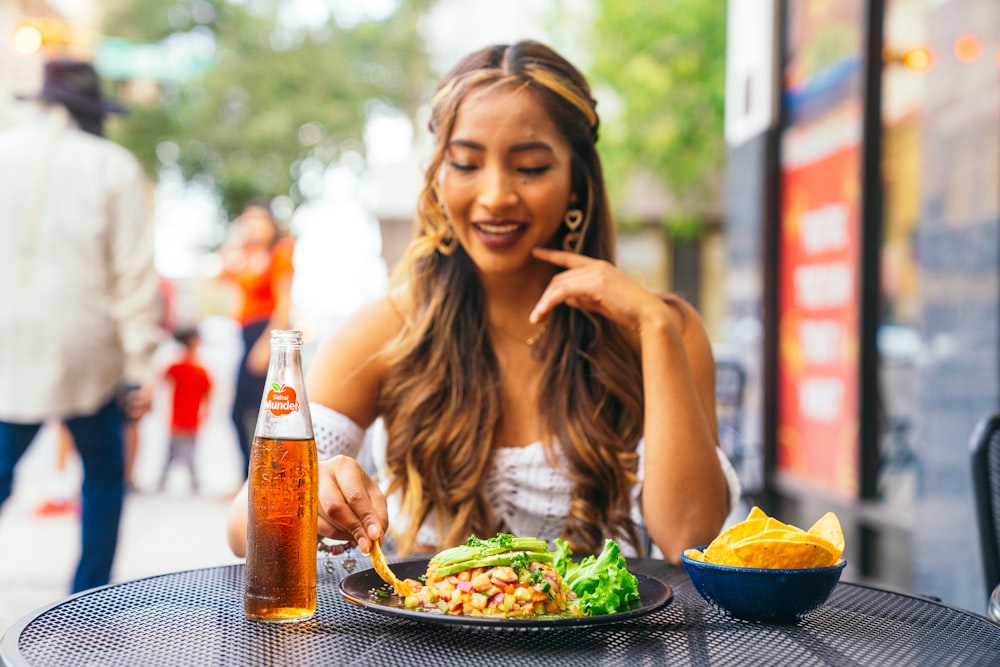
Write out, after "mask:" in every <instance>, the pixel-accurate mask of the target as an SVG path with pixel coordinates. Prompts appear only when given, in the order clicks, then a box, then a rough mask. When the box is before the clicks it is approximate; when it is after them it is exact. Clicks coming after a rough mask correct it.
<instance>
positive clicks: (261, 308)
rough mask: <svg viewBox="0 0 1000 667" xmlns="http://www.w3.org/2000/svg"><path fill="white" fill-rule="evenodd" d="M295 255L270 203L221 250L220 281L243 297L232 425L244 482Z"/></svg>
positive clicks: (252, 212)
mask: <svg viewBox="0 0 1000 667" xmlns="http://www.w3.org/2000/svg"><path fill="white" fill-rule="evenodd" d="M293 250H294V241H293V240H292V238H291V237H289V236H286V235H285V234H283V233H282V230H281V227H280V226H279V225H278V221H277V220H276V219H275V217H274V214H273V213H272V212H271V206H270V203H269V202H267V201H264V200H256V201H253V202H251V203H250V204H249V205H248V206H247V207H246V208H245V209H244V210H243V212H242V213H241V214H240V216H239V217H238V218H236V220H234V221H233V229H232V234H231V237H230V241H229V243H228V244H227V245H226V247H224V248H223V250H222V261H223V270H222V277H223V278H224V279H226V280H228V281H229V282H231V283H232V284H233V285H235V286H236V288H237V290H238V292H239V303H238V306H237V307H238V310H237V313H236V319H237V320H238V321H239V323H240V326H241V327H242V338H243V356H242V358H241V359H240V363H239V369H238V371H237V374H236V387H235V390H234V393H233V409H232V419H233V425H234V426H235V427H236V436H237V439H238V440H239V445H240V451H241V453H242V455H243V460H242V465H243V467H242V474H243V478H244V479H246V476H247V470H248V469H249V467H250V446H251V444H253V432H254V428H255V426H256V423H257V412H258V411H259V410H260V398H261V395H262V394H263V392H264V380H265V376H266V375H267V363H268V360H269V357H270V354H271V343H270V332H271V330H272V329H287V328H288V325H289V311H290V310H291V298H292V297H291V295H292V276H293V272H294V270H293V267H292V253H293Z"/></svg>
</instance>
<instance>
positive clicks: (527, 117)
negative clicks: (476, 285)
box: [439, 86, 572, 273]
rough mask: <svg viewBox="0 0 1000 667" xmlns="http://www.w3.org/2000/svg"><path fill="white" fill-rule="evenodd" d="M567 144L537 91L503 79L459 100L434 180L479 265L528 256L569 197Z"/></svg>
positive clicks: (505, 266) (500, 268) (490, 266)
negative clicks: (503, 84)
mask: <svg viewBox="0 0 1000 667" xmlns="http://www.w3.org/2000/svg"><path fill="white" fill-rule="evenodd" d="M571 159H572V149H571V148H570V146H569V144H568V143H567V141H566V139H565V137H564V136H563V133H562V132H561V131H560V130H559V128H558V127H557V126H556V125H555V123H554V122H553V120H552V118H551V117H550V116H549V114H548V112H547V111H546V109H545V107H544V106H543V105H542V103H541V102H540V101H539V100H538V98H537V97H536V95H535V94H534V93H533V92H531V91H529V90H525V89H523V88H515V87H513V86H506V87H502V88H495V89H489V88H486V89H481V90H478V91H473V92H472V93H470V94H469V96H468V97H466V99H465V100H464V101H463V102H462V103H461V105H460V106H459V109H458V115H457V117H456V120H455V126H454V130H453V131H452V134H451V137H450V138H449V140H448V144H447V146H446V147H445V158H444V163H443V164H442V167H441V173H440V180H439V182H440V187H441V193H442V197H443V201H444V207H445V212H446V213H447V215H448V220H449V221H450V222H451V225H452V227H453V228H454V230H455V235H456V237H457V238H458V241H459V242H460V243H461V244H462V246H463V247H464V248H465V251H466V252H467V253H468V255H469V257H471V258H472V261H473V262H475V264H476V266H477V267H479V270H480V271H482V272H484V273H493V272H496V273H503V272H509V271H514V270H517V269H519V268H521V267H523V266H524V265H525V264H526V263H528V262H531V261H534V260H533V259H532V257H531V252H530V251H531V249H532V248H534V247H536V246H547V245H549V244H550V243H551V241H552V238H553V236H554V235H555V234H556V232H557V231H558V229H559V226H560V225H561V224H562V219H563V216H564V214H565V213H566V209H567V208H568V206H569V201H570V180H571V179H570V162H571Z"/></svg>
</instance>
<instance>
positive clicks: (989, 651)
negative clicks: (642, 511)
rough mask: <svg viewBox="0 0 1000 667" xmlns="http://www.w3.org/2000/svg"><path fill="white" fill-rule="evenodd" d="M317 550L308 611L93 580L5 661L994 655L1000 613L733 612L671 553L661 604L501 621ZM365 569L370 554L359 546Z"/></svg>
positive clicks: (572, 663)
mask: <svg viewBox="0 0 1000 667" xmlns="http://www.w3.org/2000/svg"><path fill="white" fill-rule="evenodd" d="M343 560H344V557H343V556H341V557H337V558H335V559H334V560H333V562H332V565H333V567H332V568H331V570H332V572H328V571H327V570H326V569H325V568H324V567H322V565H323V561H322V560H321V561H320V567H319V583H318V587H317V588H318V591H317V592H318V605H317V613H316V617H315V618H314V619H313V620H311V621H306V622H304V623H299V624H290V625H268V624H259V623H255V622H251V621H247V620H245V619H244V617H243V597H242V596H243V587H244V580H243V576H244V575H243V566H242V565H227V566H221V567H214V568H207V569H200V570H190V571H185V572H177V573H173V574H165V575H160V576H155V577H149V578H146V579H139V580H136V581H130V582H126V583H121V584H113V585H111V586H106V587H103V588H98V589H94V590H91V591H86V592H84V593H80V594H77V595H75V596H72V597H69V598H67V599H65V600H63V601H61V602H58V603H56V604H53V605H50V606H48V607H46V608H43V609H41V610H39V611H37V612H34V613H33V614H30V615H29V616H27V617H25V618H24V619H22V620H21V621H19V622H18V623H16V624H15V625H14V626H12V627H11V628H10V630H8V632H7V633H6V634H5V635H4V637H3V640H2V642H0V658H2V662H3V664H5V665H9V666H12V667H14V666H18V667H19V666H23V665H32V666H42V665H46V666H47V665H58V666H59V667H74V666H75V665H101V666H107V667H114V666H116V665H129V666H136V665H141V666H142V667H157V666H160V665H163V666H166V665H170V666H174V665H184V666H185V667H189V666H190V667H196V666H199V665H239V666H244V665H253V666H254V667H266V666H270V665H295V666H300V665H324V666H330V665H347V664H349V665H428V664H430V665H438V664H440V665H462V666H464V665H470V666H473V665H474V666H479V665H553V666H559V665H566V666H568V667H578V666H579V665H630V666H631V665H769V666H777V665H794V666H795V667H801V666H803V665H879V667H887V666H889V665H942V664H947V665H996V664H1000V625H995V624H993V623H991V622H990V621H988V620H986V618H984V617H982V616H979V615H977V614H974V613H971V612H968V611H964V610H961V609H957V608H955V607H951V606H948V605H944V604H940V603H937V602H933V601H930V600H926V599H923V598H919V597H912V596H909V595H902V594H898V593H893V592H888V591H884V590H880V589H875V588H869V587H866V586H859V585H854V584H848V583H841V584H838V586H837V588H836V590H835V591H834V593H833V595H832V596H831V597H830V599H829V601H828V602H827V603H826V604H825V605H824V606H823V607H821V608H820V609H819V610H817V611H815V612H813V613H812V614H811V615H809V616H808V617H806V618H805V619H804V620H802V621H800V622H799V623H797V624H793V625H763V624H754V623H748V622H744V621H739V620H735V619H732V618H729V617H727V616H726V615H724V614H722V613H720V612H718V611H716V610H715V609H714V608H712V607H711V606H709V605H708V604H706V603H705V602H704V601H703V600H702V598H701V597H700V596H699V595H698V593H697V592H696V591H695V590H694V589H693V588H692V586H691V584H690V581H689V580H688V577H687V573H686V572H684V570H682V569H680V568H675V567H671V566H670V565H668V564H666V563H664V562H663V561H657V560H633V561H630V569H632V570H633V571H635V572H636V573H641V574H645V575H648V576H652V577H656V578H658V579H660V580H661V581H663V582H666V583H667V584H668V585H669V586H670V587H671V588H672V589H673V592H674V599H673V601H672V602H671V603H670V604H668V605H667V606H666V607H664V608H662V609H660V610H658V611H656V612H654V613H652V614H650V615H648V616H644V617H642V618H637V619H632V620H628V621H625V622H623V623H621V624H615V625H604V626H597V627H590V628H556V629H547V630H534V631H524V630H521V631H501V630H496V629H474V628H465V627H449V626H442V625H435V624H427V623H420V622H415V621H412V620H409V619H405V618H396V617H392V616H386V615H383V614H376V613H373V612H372V611H370V610H368V609H365V608H362V607H359V606H356V605H354V604H351V603H348V602H347V601H345V600H344V599H343V598H342V597H341V595H340V592H339V589H338V583H339V580H340V578H341V577H343V576H346V572H345V571H344V569H343V567H342V565H343ZM357 560H358V568H359V570H360V569H362V568H367V567H369V566H370V564H369V563H368V561H367V559H365V558H363V557H361V558H358V559H357Z"/></svg>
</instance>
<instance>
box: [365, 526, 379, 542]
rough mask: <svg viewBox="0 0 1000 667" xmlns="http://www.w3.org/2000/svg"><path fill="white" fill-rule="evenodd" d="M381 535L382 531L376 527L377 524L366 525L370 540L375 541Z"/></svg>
mask: <svg viewBox="0 0 1000 667" xmlns="http://www.w3.org/2000/svg"><path fill="white" fill-rule="evenodd" d="M381 535H382V531H380V530H379V529H378V526H376V525H375V524H369V525H368V537H370V538H371V540H372V542H375V541H377V540H378V538H379V537H381Z"/></svg>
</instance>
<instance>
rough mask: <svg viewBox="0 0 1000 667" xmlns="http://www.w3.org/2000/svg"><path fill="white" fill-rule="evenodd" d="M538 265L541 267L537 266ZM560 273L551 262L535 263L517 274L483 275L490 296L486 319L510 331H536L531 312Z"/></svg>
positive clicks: (486, 298)
mask: <svg viewBox="0 0 1000 667" xmlns="http://www.w3.org/2000/svg"><path fill="white" fill-rule="evenodd" d="M535 267H537V268H535ZM555 273H556V269H555V267H553V266H550V265H548V264H542V263H537V264H533V265H532V267H531V269H528V268H525V270H522V271H520V272H518V273H516V274H507V275H491V276H482V275H481V276H480V279H481V281H482V286H483V295H484V297H485V300H486V313H485V317H486V322H487V324H488V325H490V326H492V327H494V328H501V329H503V330H506V331H508V332H510V333H515V334H520V333H524V334H525V337H526V338H527V337H530V336H531V335H533V330H534V329H537V328H538V326H537V325H532V324H529V322H528V316H529V315H530V314H531V311H532V310H533V309H534V308H535V304H536V303H537V302H538V299H539V298H541V296H542V293H543V292H544V291H545V288H546V287H547V286H548V284H549V281H550V280H551V279H552V276H554V275H555Z"/></svg>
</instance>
